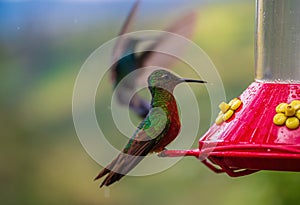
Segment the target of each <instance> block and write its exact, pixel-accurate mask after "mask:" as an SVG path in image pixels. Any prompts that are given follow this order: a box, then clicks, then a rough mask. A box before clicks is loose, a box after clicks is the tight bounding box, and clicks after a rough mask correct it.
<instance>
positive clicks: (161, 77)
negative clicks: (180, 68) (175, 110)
mask: <svg viewBox="0 0 300 205" xmlns="http://www.w3.org/2000/svg"><path fill="white" fill-rule="evenodd" d="M183 82H196V83H206V81H203V80H193V79H186V78H180V77H178V76H176V75H174V74H172V73H171V72H169V71H166V70H162V69H161V70H155V71H153V72H152V73H151V74H150V76H149V78H148V86H149V89H150V91H152V90H153V88H154V87H160V88H163V89H165V90H167V91H169V92H173V90H174V88H175V87H176V85H178V84H180V83H183Z"/></svg>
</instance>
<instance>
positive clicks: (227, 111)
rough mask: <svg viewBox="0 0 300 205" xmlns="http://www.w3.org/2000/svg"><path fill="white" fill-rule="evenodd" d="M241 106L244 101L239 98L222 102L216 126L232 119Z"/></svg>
mask: <svg viewBox="0 0 300 205" xmlns="http://www.w3.org/2000/svg"><path fill="white" fill-rule="evenodd" d="M299 102H300V101H299ZM241 104H242V101H241V100H240V99H238V98H234V99H233V100H231V101H230V102H229V103H228V104H227V103H225V102H221V103H220V105H219V108H220V110H221V111H220V113H219V115H218V117H217V119H216V121H215V122H216V124H217V125H220V124H222V122H225V121H228V120H229V119H230V118H231V117H232V115H233V114H234V112H235V111H236V110H237V109H238V108H239V107H240V106H241ZM299 115H300V113H299Z"/></svg>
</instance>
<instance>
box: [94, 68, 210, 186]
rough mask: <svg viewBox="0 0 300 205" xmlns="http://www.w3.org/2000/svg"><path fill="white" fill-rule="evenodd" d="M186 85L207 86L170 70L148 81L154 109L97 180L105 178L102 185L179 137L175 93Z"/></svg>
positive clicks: (117, 177)
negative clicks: (191, 83)
mask: <svg viewBox="0 0 300 205" xmlns="http://www.w3.org/2000/svg"><path fill="white" fill-rule="evenodd" d="M183 82H196V83H206V81H203V80H193V79H184V78H179V77H178V76H176V75H174V74H172V73H171V72H169V71H166V70H162V69H159V70H155V71H153V72H152V73H151V74H150V76H149V77H148V88H149V90H150V93H151V96H152V100H151V108H150V110H149V113H148V114H147V116H146V117H145V119H144V120H143V121H142V122H141V123H140V125H139V126H138V128H137V130H136V131H135V132H134V134H133V136H132V137H131V138H130V140H129V142H128V143H127V144H126V146H125V148H124V149H123V150H122V152H121V153H120V154H119V155H118V156H117V157H116V158H115V159H114V160H113V161H112V162H111V163H110V164H109V165H107V166H106V167H105V168H104V169H103V170H102V171H101V172H100V173H99V174H98V176H97V177H96V178H95V180H97V179H99V178H101V177H103V176H105V175H107V176H106V178H105V179H104V181H103V182H102V184H101V185H100V187H102V186H103V185H105V186H109V185H110V184H112V183H114V182H116V181H118V180H120V179H121V178H122V177H123V176H125V175H126V174H127V173H128V172H129V171H130V170H132V169H133V168H134V167H135V166H136V165H137V164H138V163H139V162H140V161H141V160H142V159H143V158H144V157H145V156H146V155H147V154H149V153H152V152H161V151H163V150H164V149H165V147H166V146H167V145H168V144H169V143H171V142H172V141H173V140H174V139H175V138H176V137H177V135H178V133H179V131H180V127H181V123H180V119H179V114H178V108H177V103H176V100H175V98H174V96H173V90H174V88H175V87H176V85H178V84H180V83H183Z"/></svg>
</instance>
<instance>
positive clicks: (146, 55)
mask: <svg viewBox="0 0 300 205" xmlns="http://www.w3.org/2000/svg"><path fill="white" fill-rule="evenodd" d="M139 4H140V1H139V0H137V1H136V2H135V3H134V5H133V7H132V9H131V11H130V12H129V15H128V16H127V18H126V20H125V22H124V24H123V26H122V29H121V31H120V33H119V38H118V40H117V42H116V45H115V47H114V49H113V53H112V61H113V62H114V64H113V66H112V69H111V74H112V75H111V76H112V81H113V85H114V88H115V89H116V93H117V99H118V101H119V103H120V104H122V105H128V103H129V107H130V109H131V110H133V111H134V112H135V113H136V114H137V115H139V116H140V117H141V118H145V117H146V115H147V114H148V112H149V109H150V103H149V102H148V101H146V100H145V99H143V98H141V97H140V96H139V95H138V94H136V93H134V89H135V88H136V84H137V83H138V81H139V82H146V80H147V77H148V76H149V74H150V73H151V72H152V71H153V70H152V69H147V73H145V72H144V73H141V72H138V73H136V75H132V76H131V77H128V78H125V77H126V76H127V75H128V74H130V73H131V72H133V71H135V70H137V69H139V68H142V67H147V66H156V67H162V68H168V67H170V65H171V64H172V63H174V62H175V61H176V60H177V59H176V58H174V57H171V56H169V55H166V54H163V53H159V52H154V51H153V50H165V49H166V48H168V49H170V48H171V49H172V50H173V51H176V52H177V53H178V55H179V54H180V53H181V52H183V48H184V47H185V45H183V44H184V42H183V41H178V38H176V39H175V38H170V35H161V36H159V37H156V38H155V39H153V38H151V36H150V38H149V37H148V38H147V37H146V38H143V39H141V38H131V37H125V36H124V35H123V34H126V33H128V32H129V31H130V30H131V27H132V24H133V22H134V19H135V16H136V14H137V10H138V7H139ZM195 25H196V14H195V13H194V12H189V13H187V14H186V15H184V16H181V17H180V18H179V19H177V20H176V21H174V23H173V24H172V25H171V26H170V27H168V28H167V29H165V30H166V31H167V32H170V33H175V34H178V35H180V36H183V37H185V38H189V37H190V36H191V35H192V33H193V30H194V27H195ZM145 41H152V42H151V43H150V45H149V46H148V47H147V49H145V50H146V51H145V52H141V53H139V54H137V53H135V50H136V46H137V45H138V44H139V43H141V42H145ZM145 77H146V78H145ZM122 80H123V81H122ZM121 81H122V83H120V82H121ZM118 85H119V86H118ZM117 86H118V87H117Z"/></svg>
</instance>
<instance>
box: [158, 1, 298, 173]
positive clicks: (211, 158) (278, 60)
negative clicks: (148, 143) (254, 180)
mask: <svg viewBox="0 0 300 205" xmlns="http://www.w3.org/2000/svg"><path fill="white" fill-rule="evenodd" d="M256 9H257V10H256V36H255V38H256V39H255V40H256V46H255V70H256V79H255V81H254V82H253V83H252V84H251V85H250V86H249V87H248V88H247V89H246V90H245V91H244V92H243V93H242V94H241V95H240V96H239V97H238V98H237V99H235V101H237V102H238V104H239V106H237V107H232V106H233V102H230V103H228V104H227V103H225V102H223V103H221V104H220V110H221V111H220V114H219V116H218V117H217V119H216V123H214V124H213V125H212V126H211V127H210V129H209V130H208V131H207V132H206V133H205V134H204V136H203V137H202V138H201V139H200V140H199V148H198V149H194V150H166V151H164V152H162V153H161V156H168V157H179V156H195V157H197V158H198V159H199V160H201V162H202V163H204V164H205V165H206V166H207V167H209V168H210V169H212V170H213V171H215V172H216V173H222V172H226V173H227V174H228V175H229V176H232V177H237V176H243V175H247V174H251V173H254V172H257V171H259V170H277V171H296V172H300V128H299V120H300V101H299V100H300V20H299V19H300V1H299V0H284V1H278V0H257V1H256Z"/></svg>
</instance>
